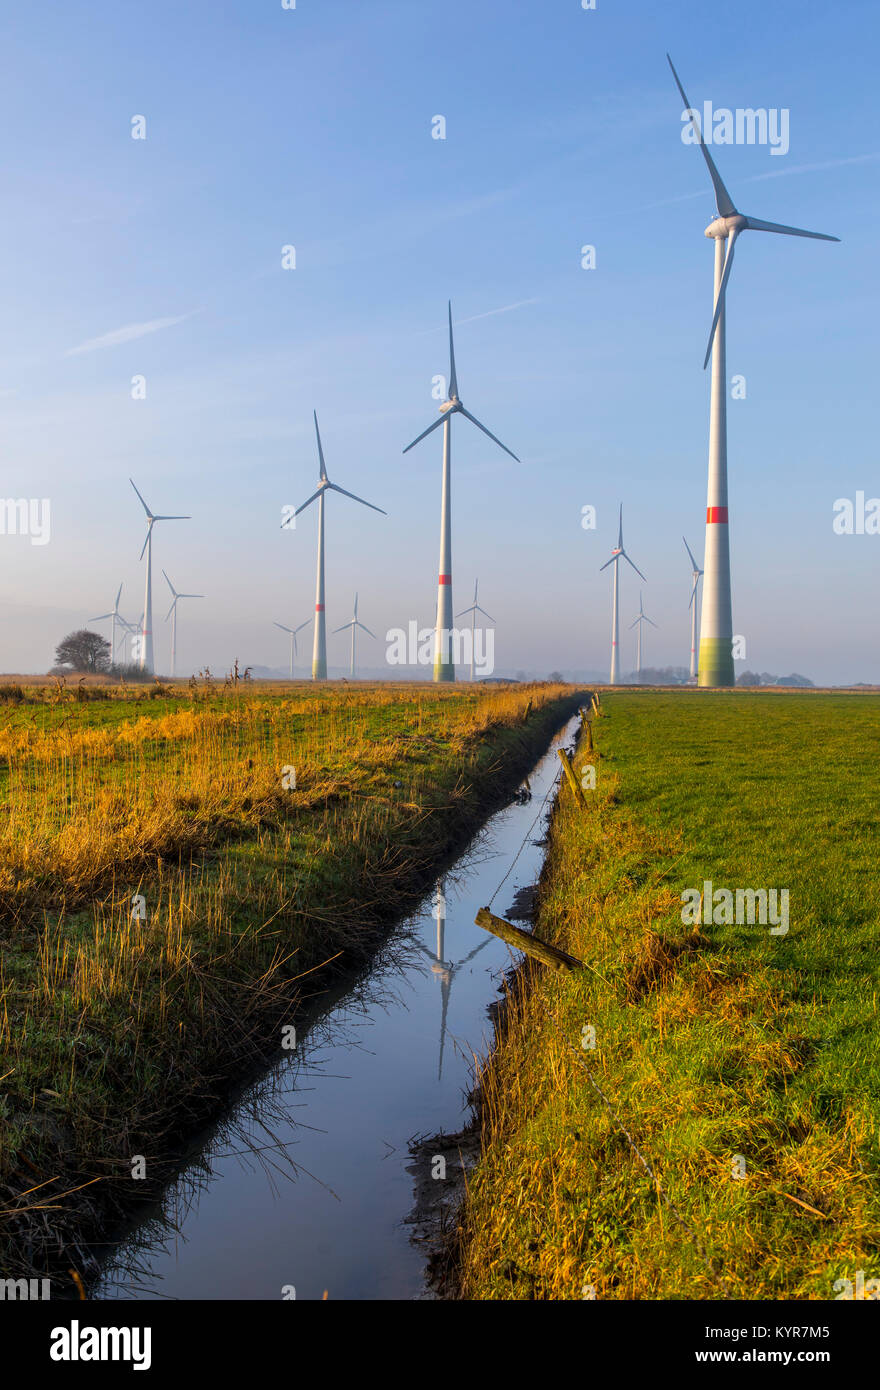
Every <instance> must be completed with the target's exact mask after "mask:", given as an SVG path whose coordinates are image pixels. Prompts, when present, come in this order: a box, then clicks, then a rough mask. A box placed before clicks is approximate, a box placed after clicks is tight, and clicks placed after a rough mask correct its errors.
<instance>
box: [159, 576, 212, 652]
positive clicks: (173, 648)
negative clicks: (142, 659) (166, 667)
mask: <svg viewBox="0 0 880 1390" xmlns="http://www.w3.org/2000/svg"><path fill="white" fill-rule="evenodd" d="M162 573H163V574H165V571H164V570H163V571H162ZM165 583H166V584H167V585H168V587H169V589H170V590H171V593H172V595H173V597H172V600H171V607H170V608H169V609H168V612H167V613H166V614H165V621H166V623H167V621H168V619H169V618H170V619H171V674H172V676H176V675H177V604H178V601H179V600H180V599H182V598H204V597H205V595H204V594H179V593H178V592H177V590H176V589H175V587H174V585H173V584H172V583H171V580H170V579H169V578H168V575H167V574H165Z"/></svg>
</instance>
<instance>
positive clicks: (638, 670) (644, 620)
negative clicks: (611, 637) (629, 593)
mask: <svg viewBox="0 0 880 1390" xmlns="http://www.w3.org/2000/svg"><path fill="white" fill-rule="evenodd" d="M643 623H651V627H656V626H657V624H656V623H655V622H651V619H650V618H649V617H648V615H647V613H646V612H645V610H644V608H643V607H642V591H641V589H639V616H638V617H637V618H636V621H635V622H634V623H630V625H629V630H630V632H632V630H633V628H634V627H635V626H636V625H638V629H639V631H638V642H637V646H636V675H637V676H638V678H639V680H641V675H642V624H643Z"/></svg>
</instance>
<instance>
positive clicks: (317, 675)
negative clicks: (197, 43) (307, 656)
mask: <svg viewBox="0 0 880 1390" xmlns="http://www.w3.org/2000/svg"><path fill="white" fill-rule="evenodd" d="M326 679H327V663H326V661H313V662H312V680H313V681H325V680H326Z"/></svg>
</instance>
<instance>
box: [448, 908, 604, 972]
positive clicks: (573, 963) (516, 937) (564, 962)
mask: <svg viewBox="0 0 880 1390" xmlns="http://www.w3.org/2000/svg"><path fill="white" fill-rule="evenodd" d="M474 921H475V922H476V924H477V926H478V927H483V928H484V929H485V930H486V931H490V932H491V933H492V935H493V936H500V937H501V940H502V941H506V942H507V944H508V946H514V947H516V949H517V950H518V951H525V953H526V955H527V956H534V957H535V958H536V959H537V960H540V961H543V963H544V965H549V966H551V968H552V969H553V970H586V968H587V967H586V966H585V965H584V962H583V961H582V960H578V959H577V957H576V956H569V955H567V954H566V952H565V951H560V950H557V948H556V947H555V946H551V945H549V944H548V942H546V941H541V940H539V938H538V937H537V936H533V935H532V933H531V932H527V931H522V930H521V929H520V928H519V927H515V926H514V925H513V923H512V922H508V921H506V920H505V919H504V918H503V917H496V916H495V914H494V912H490V911H489V909H488V907H481V908H480V910H479V912H478V913H477V915H476V917H475V918H474Z"/></svg>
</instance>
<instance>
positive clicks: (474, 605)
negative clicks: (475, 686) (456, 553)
mask: <svg viewBox="0 0 880 1390" xmlns="http://www.w3.org/2000/svg"><path fill="white" fill-rule="evenodd" d="M479 583H480V581H479V579H475V580H474V601H473V603H472V604H471V606H470V608H463V609H462V610H461V612H460V613H456V615H455V620H456V622H458V619H459V618H465V617H467V615H468V613H470V615H471V680H473V679H474V633H475V632H476V623H477V614H478V613H482V615H483V617H484V618H488V619H489V622H490V623H494V621H495V619H494V618H493V617H492V616H491V615H490V614H489V613H487V612H486V610H485V608H481V607H480V605H479V604H478V603H477V587H478V585H479Z"/></svg>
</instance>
